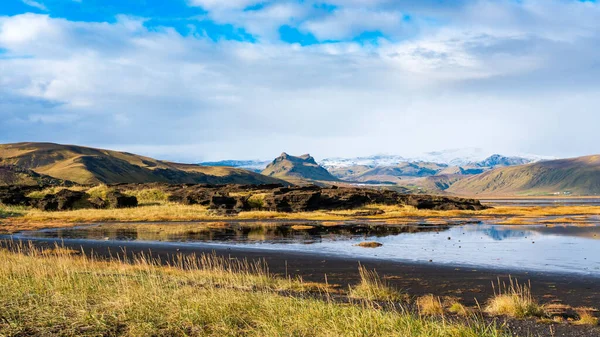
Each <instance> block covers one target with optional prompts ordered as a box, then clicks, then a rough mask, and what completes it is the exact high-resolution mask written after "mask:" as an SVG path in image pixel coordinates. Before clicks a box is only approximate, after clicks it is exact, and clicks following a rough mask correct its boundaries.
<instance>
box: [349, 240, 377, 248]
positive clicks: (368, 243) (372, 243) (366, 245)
mask: <svg viewBox="0 0 600 337" xmlns="http://www.w3.org/2000/svg"><path fill="white" fill-rule="evenodd" d="M355 246H358V247H363V248H377V247H381V246H383V243H379V242H375V241H365V242H361V243H358V244H356V245H355Z"/></svg>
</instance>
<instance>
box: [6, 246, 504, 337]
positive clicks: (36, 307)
mask: <svg viewBox="0 0 600 337" xmlns="http://www.w3.org/2000/svg"><path fill="white" fill-rule="evenodd" d="M307 291H311V292H313V293H314V292H315V291H317V292H321V293H322V292H326V291H327V289H326V288H325V289H315V286H313V285H306V284H304V283H302V282H301V281H299V280H289V279H287V280H286V279H279V278H275V277H273V276H271V275H269V274H268V271H267V270H266V267H265V266H264V264H261V263H259V264H250V263H247V262H243V261H229V260H228V259H219V258H216V257H214V256H200V257H198V258H194V257H186V258H184V257H178V258H177V259H176V260H175V262H174V263H172V264H171V265H167V266H163V265H160V264H159V263H158V262H157V261H154V260H152V259H149V258H148V257H144V256H138V257H137V258H135V259H134V260H133V261H131V263H124V262H123V261H120V260H112V261H99V260H95V259H92V258H87V257H84V256H77V255H73V252H72V251H62V250H60V249H58V250H52V251H39V250H36V249H32V248H28V247H24V248H23V247H21V248H18V249H13V251H8V250H0V335H61V336H99V335H104V336H392V335H395V336H417V337H418V336H423V337H425V336H427V337H430V336H461V337H462V336H464V337H471V336H472V337H475V336H484V337H485V336H503V335H502V334H501V333H500V332H498V331H497V329H496V328H495V327H494V326H488V325H485V324H483V323H480V322H474V323H471V324H470V325H469V326H466V325H461V324H457V323H448V322H445V323H444V322H439V321H435V320H430V319H422V318H418V317H416V316H413V315H410V314H406V313H400V312H397V311H394V310H378V309H376V308H375V307H373V306H368V305H344V304H340V303H337V302H334V301H332V300H327V297H325V298H324V299H319V297H318V296H317V297H315V296H314V295H306V296H304V295H301V294H302V293H305V292H307ZM290 292H295V293H294V294H295V295H294V296H290V295H289V294H291V293H290Z"/></svg>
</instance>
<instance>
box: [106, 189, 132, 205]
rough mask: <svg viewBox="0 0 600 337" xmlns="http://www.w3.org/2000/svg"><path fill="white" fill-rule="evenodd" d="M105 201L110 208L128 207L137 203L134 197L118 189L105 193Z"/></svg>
mask: <svg viewBox="0 0 600 337" xmlns="http://www.w3.org/2000/svg"><path fill="white" fill-rule="evenodd" d="M106 202H107V203H108V206H109V207H110V208H130V207H137V205H138V200H137V198H136V197H134V196H130V195H125V194H123V193H121V192H118V191H114V192H109V193H108V194H107V195H106Z"/></svg>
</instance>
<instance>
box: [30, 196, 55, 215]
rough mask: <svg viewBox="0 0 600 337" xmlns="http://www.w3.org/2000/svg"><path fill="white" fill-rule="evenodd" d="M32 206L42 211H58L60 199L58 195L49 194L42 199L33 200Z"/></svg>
mask: <svg viewBox="0 0 600 337" xmlns="http://www.w3.org/2000/svg"><path fill="white" fill-rule="evenodd" d="M32 206H33V207H35V208H38V209H40V210H42V211H48V212H51V211H58V200H57V199H56V195H54V194H47V195H45V196H44V197H43V198H42V199H39V200H32Z"/></svg>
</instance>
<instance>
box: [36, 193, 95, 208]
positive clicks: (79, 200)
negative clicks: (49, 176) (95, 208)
mask: <svg viewBox="0 0 600 337" xmlns="http://www.w3.org/2000/svg"><path fill="white" fill-rule="evenodd" d="M89 197H90V196H89V195H88V194H87V193H84V192H79V191H71V190H62V191H59V192H58V193H56V194H47V195H45V196H44V197H43V198H42V199H39V200H35V201H32V202H31V204H32V206H34V207H36V208H39V209H41V210H42V211H68V210H73V209H79V208H88V207H90V203H89V201H88V199H89Z"/></svg>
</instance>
